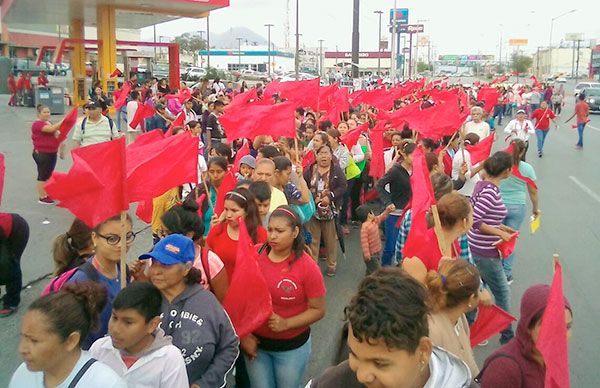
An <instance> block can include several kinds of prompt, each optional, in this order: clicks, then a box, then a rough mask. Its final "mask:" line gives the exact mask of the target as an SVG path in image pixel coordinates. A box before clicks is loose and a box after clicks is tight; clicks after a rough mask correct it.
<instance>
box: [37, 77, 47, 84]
mask: <svg viewBox="0 0 600 388" xmlns="http://www.w3.org/2000/svg"><path fill="white" fill-rule="evenodd" d="M37 82H38V85H39V86H46V85H48V79H47V78H46V77H38V79H37Z"/></svg>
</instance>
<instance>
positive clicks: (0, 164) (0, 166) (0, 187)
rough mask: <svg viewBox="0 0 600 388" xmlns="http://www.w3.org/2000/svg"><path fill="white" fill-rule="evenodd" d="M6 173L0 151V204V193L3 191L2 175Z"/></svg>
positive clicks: (0, 194) (2, 155) (0, 198)
mask: <svg viewBox="0 0 600 388" xmlns="http://www.w3.org/2000/svg"><path fill="white" fill-rule="evenodd" d="M5 174H6V161H5V159H4V154H2V153H0V205H1V204H2V193H3V192H4V176H5Z"/></svg>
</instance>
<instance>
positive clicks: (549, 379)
mask: <svg viewBox="0 0 600 388" xmlns="http://www.w3.org/2000/svg"><path fill="white" fill-rule="evenodd" d="M565 307H566V306H565V296H564V294H563V281H562V267H561V265H560V263H559V262H558V261H556V262H555V264H554V279H553V280H552V287H551V288H550V295H548V302H547V303H546V310H544V315H543V317H542V324H541V327H540V333H539V335H538V339H537V342H536V344H535V346H536V348H537V349H538V350H539V351H540V353H542V356H543V357H544V362H545V363H546V379H545V382H544V386H545V387H546V388H569V387H570V382H569V347H568V344H567V325H566V323H565Z"/></svg>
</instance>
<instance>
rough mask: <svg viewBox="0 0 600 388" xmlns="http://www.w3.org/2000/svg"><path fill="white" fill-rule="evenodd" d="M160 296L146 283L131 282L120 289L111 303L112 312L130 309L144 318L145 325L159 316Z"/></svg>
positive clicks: (158, 292) (154, 288) (156, 290)
mask: <svg viewBox="0 0 600 388" xmlns="http://www.w3.org/2000/svg"><path fill="white" fill-rule="evenodd" d="M161 305H162V295H161V293H160V291H159V290H158V288H156V287H155V286H154V285H153V284H152V283H148V282H133V283H131V284H129V285H128V286H127V287H125V288H124V289H122V290H121V291H120V292H119V293H118V294H117V297H116V298H115V300H114V302H113V307H112V308H113V310H125V309H132V310H135V311H137V312H138V313H139V314H140V315H141V316H143V317H144V320H145V321H146V323H148V322H150V321H151V320H152V319H154V318H155V317H158V316H160V308H161Z"/></svg>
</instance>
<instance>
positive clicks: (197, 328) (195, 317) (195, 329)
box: [161, 284, 239, 388]
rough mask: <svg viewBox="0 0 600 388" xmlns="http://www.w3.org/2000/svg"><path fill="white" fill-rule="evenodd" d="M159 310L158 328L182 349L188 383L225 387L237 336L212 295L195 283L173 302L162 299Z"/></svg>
mask: <svg viewBox="0 0 600 388" xmlns="http://www.w3.org/2000/svg"><path fill="white" fill-rule="evenodd" d="M161 311H162V313H161V328H162V329H163V330H164V331H165V333H166V334H167V335H170V336H171V337H173V345H175V346H177V347H178V348H179V349H180V350H181V354H182V355H183V359H184V361H185V365H186V369H187V373H188V377H189V381H190V384H198V385H199V386H201V387H210V388H221V387H225V385H226V382H227V375H228V373H229V372H230V371H231V369H232V368H233V366H234V364H235V360H236V359H237V357H238V355H239V348H238V347H239V339H238V337H237V335H236V333H235V330H234V329H233V326H232V324H231V321H230V320H229V316H228V315H227V313H226V312H225V310H223V307H222V306H221V305H220V304H219V302H218V301H217V299H216V298H215V296H214V295H213V294H212V293H211V292H210V291H207V290H205V289H203V288H202V287H201V286H200V285H198V284H194V285H192V286H188V287H187V288H186V289H185V290H184V291H183V292H182V293H181V295H179V296H178V297H176V298H175V299H174V300H173V302H172V303H169V302H168V301H167V300H166V299H164V298H163V303H162V307H161Z"/></svg>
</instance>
